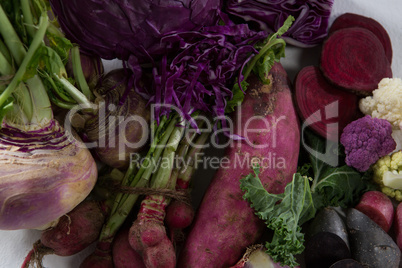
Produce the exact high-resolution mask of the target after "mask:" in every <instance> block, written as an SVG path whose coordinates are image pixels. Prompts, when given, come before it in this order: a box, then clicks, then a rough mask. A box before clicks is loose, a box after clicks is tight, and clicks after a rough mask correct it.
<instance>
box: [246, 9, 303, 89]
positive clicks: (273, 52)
mask: <svg viewBox="0 0 402 268" xmlns="http://www.w3.org/2000/svg"><path fill="white" fill-rule="evenodd" d="M294 20H295V18H294V17H293V16H289V17H288V18H287V19H286V20H285V22H284V23H283V25H282V27H280V28H279V29H278V31H277V32H276V33H273V34H271V35H269V37H268V38H267V39H266V40H265V41H264V42H263V44H262V45H259V47H258V49H259V52H258V54H257V55H255V56H254V57H253V59H252V60H251V61H250V63H249V64H247V68H246V69H245V70H244V74H243V75H244V80H246V79H247V77H248V76H249V75H250V73H251V71H253V70H254V71H256V73H258V74H259V76H260V78H261V79H262V81H264V82H268V81H267V78H266V76H267V74H268V72H269V70H270V69H271V68H272V66H273V65H274V63H275V61H279V59H280V58H281V57H284V56H285V46H286V42H285V40H283V39H280V38H278V37H279V36H282V35H283V34H284V33H286V31H287V30H288V29H289V28H290V26H291V25H292V23H293V21H294Z"/></svg>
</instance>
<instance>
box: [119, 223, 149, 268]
mask: <svg viewBox="0 0 402 268" xmlns="http://www.w3.org/2000/svg"><path fill="white" fill-rule="evenodd" d="M128 231H129V228H122V229H121V230H119V232H118V233H117V235H116V237H115V238H114V240H113V248H112V256H113V264H114V267H115V268H145V265H144V262H143V261H142V256H141V255H140V254H138V252H137V251H135V250H134V249H133V248H132V247H131V245H130V243H129V242H128Z"/></svg>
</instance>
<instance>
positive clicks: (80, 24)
mask: <svg viewBox="0 0 402 268" xmlns="http://www.w3.org/2000/svg"><path fill="white" fill-rule="evenodd" d="M50 4H51V7H52V10H53V12H54V14H55V15H56V17H57V20H58V22H59V24H60V26H61V28H62V30H63V31H64V32H65V34H66V36H67V38H69V39H70V40H71V41H72V42H74V43H77V44H79V46H80V47H81V48H82V49H83V50H86V51H89V52H92V53H95V54H97V55H99V56H100V57H102V58H104V59H114V58H119V59H122V60H127V59H128V58H129V56H130V55H134V56H136V57H137V58H138V59H139V60H140V61H142V62H143V61H149V60H150V59H149V56H152V57H154V56H160V55H163V54H165V53H166V52H167V51H169V50H174V49H176V48H175V47H165V46H164V44H161V43H160V42H159V41H160V38H161V37H162V36H163V35H165V34H167V33H170V32H174V31H189V30H198V29H199V28H200V27H201V26H204V25H213V24H215V23H216V21H217V19H218V16H217V15H218V11H219V10H220V9H221V0H202V1H195V0H181V1H179V0H164V1H150V0H136V1H119V0H111V1H97V0H87V1H80V0H70V1H62V0H51V1H50Z"/></svg>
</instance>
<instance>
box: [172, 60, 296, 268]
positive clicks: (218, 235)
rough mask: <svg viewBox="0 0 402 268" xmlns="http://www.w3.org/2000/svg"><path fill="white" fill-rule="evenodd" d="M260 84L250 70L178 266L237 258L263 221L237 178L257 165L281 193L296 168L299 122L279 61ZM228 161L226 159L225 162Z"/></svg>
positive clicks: (219, 264)
mask: <svg viewBox="0 0 402 268" xmlns="http://www.w3.org/2000/svg"><path fill="white" fill-rule="evenodd" d="M269 78H270V81H271V83H270V84H269V85H263V84H262V83H261V82H260V80H259V79H258V78H256V77H255V76H249V78H248V83H249V87H248V89H247V91H246V96H245V99H244V101H243V103H242V105H241V106H240V107H238V110H237V112H236V113H235V115H234V120H233V122H234V126H233V129H234V131H233V132H234V134H237V135H239V136H241V137H243V138H244V139H243V140H241V141H234V140H232V142H231V145H230V146H229V147H228V148H227V151H226V156H227V159H228V160H229V161H225V165H224V166H223V165H222V166H221V168H220V169H219V170H218V171H217V173H216V174H215V176H214V178H213V180H212V182H211V184H210V185H209V187H208V189H207V191H206V193H205V195H204V198H203V200H202V202H201V205H200V207H199V208H198V210H197V213H196V217H195V219H194V222H193V225H192V226H191V229H190V232H189V234H188V237H187V239H186V242H185V244H184V247H183V250H182V252H181V254H180V256H179V261H178V267H186V268H193V267H211V268H212V267H228V266H233V265H234V264H236V262H237V261H238V260H239V259H240V258H241V256H242V253H243V250H244V249H245V248H246V247H248V246H250V245H252V244H254V243H255V242H256V240H257V239H258V238H259V237H260V235H261V233H262V232H263V230H264V228H265V227H264V222H263V221H261V220H259V219H258V217H257V216H256V215H255V214H254V210H253V209H252V208H251V207H250V205H249V203H248V202H247V201H245V200H244V199H243V192H242V191H241V189H240V181H239V180H240V179H241V178H242V177H244V176H246V175H248V174H250V173H251V172H252V166H253V165H254V164H257V163H258V164H259V165H260V167H261V169H260V170H261V173H260V178H261V181H262V183H263V185H264V186H265V188H266V190H267V191H269V192H271V193H281V192H283V191H284V188H285V186H286V184H287V183H289V182H290V181H291V180H292V176H293V173H294V172H296V168H297V159H298V154H299V142H300V125H299V121H298V118H297V115H296V111H295V109H294V105H293V101H292V96H291V91H290V84H289V79H288V76H287V73H286V71H285V70H284V69H283V67H282V66H281V64H280V63H276V64H275V65H274V66H273V68H272V70H271V71H270V73H269ZM228 163H229V164H228Z"/></svg>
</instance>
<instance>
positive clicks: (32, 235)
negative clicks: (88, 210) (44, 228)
mask: <svg viewBox="0 0 402 268" xmlns="http://www.w3.org/2000/svg"><path fill="white" fill-rule="evenodd" d="M345 12H351V13H357V14H361V15H364V16H367V17H371V18H374V19H376V20H377V21H379V22H380V23H381V24H382V25H383V26H384V28H385V29H386V30H387V31H388V33H389V35H390V37H391V42H392V45H393V52H394V56H393V61H392V70H393V75H394V77H401V78H402V44H401V43H402V16H401V14H402V1H401V0H381V1H378V0H335V3H334V6H333V9H332V17H331V21H330V22H331V23H332V21H333V20H334V19H335V18H336V17H337V16H339V15H341V14H343V13H345ZM318 56H319V54H318V49H317V48H315V49H307V50H306V49H304V50H301V49H298V48H294V47H290V46H288V48H287V52H286V58H285V59H284V60H283V61H282V63H283V65H284V67H285V68H286V69H287V71H288V73H289V76H290V78H291V79H293V78H294V75H295V74H296V72H297V71H298V70H299V69H300V68H301V67H302V66H305V65H312V64H313V65H315V64H317V62H318ZM116 66H119V63H118V62H116V61H112V62H106V66H105V67H106V69H107V70H110V69H113V68H115V67H116ZM212 174H213V172H208V173H207V174H205V173H204V174H203V175H204V176H203V180H200V181H199V182H198V184H199V186H198V187H196V188H195V190H194V191H197V190H198V192H197V194H198V195H197V196H196V197H195V199H194V200H195V202H196V203H198V202H199V200H200V198H201V195H202V192H203V191H204V190H205V188H206V187H207V184H208V181H209V180H205V176H206V175H208V176H211V175H212ZM39 237H40V231H37V230H18V231H0V268H17V267H21V264H22V263H23V260H24V258H25V256H26V254H27V253H28V251H29V250H30V249H31V248H32V244H33V243H34V242H35V241H36V240H38V239H39ZM92 250H93V246H92V247H90V248H88V249H87V250H84V251H83V252H81V253H79V254H77V255H74V256H72V257H59V256H46V257H45V258H44V265H45V267H48V268H75V267H79V264H80V263H81V261H82V260H83V259H84V258H85V257H86V256H87V255H89V254H90V253H91V252H92Z"/></svg>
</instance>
